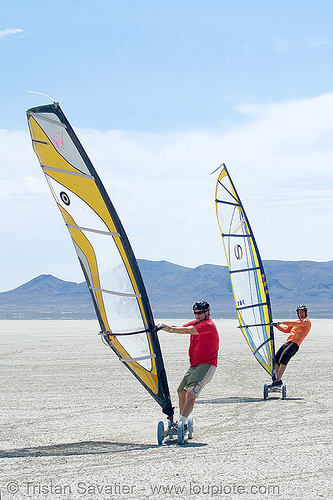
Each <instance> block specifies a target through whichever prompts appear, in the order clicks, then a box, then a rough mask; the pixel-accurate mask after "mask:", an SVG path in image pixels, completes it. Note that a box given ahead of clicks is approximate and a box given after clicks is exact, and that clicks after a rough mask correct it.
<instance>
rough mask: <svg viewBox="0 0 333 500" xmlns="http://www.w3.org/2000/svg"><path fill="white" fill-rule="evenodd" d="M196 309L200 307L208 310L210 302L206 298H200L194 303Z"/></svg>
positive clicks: (202, 309)
mask: <svg viewBox="0 0 333 500" xmlns="http://www.w3.org/2000/svg"><path fill="white" fill-rule="evenodd" d="M196 309H200V310H201V311H208V310H209V304H208V302H206V301H205V300H198V301H197V302H195V303H194V304H193V311H194V310H196Z"/></svg>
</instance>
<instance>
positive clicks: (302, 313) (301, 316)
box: [272, 304, 311, 387]
mask: <svg viewBox="0 0 333 500" xmlns="http://www.w3.org/2000/svg"><path fill="white" fill-rule="evenodd" d="M296 312H297V315H298V319H297V320H295V321H278V322H277V323H274V326H276V328H277V329H278V330H280V332H283V333H290V335H289V337H288V338H287V341H286V342H285V343H284V344H283V345H282V346H281V347H280V349H279V350H278V351H277V353H276V355H275V366H276V381H275V382H273V384H272V386H274V387H278V386H281V385H282V380H281V379H282V375H283V374H284V372H285V369H286V368H287V364H288V362H289V361H290V358H292V356H294V355H295V354H296V353H297V351H298V349H299V346H300V345H301V343H302V342H303V340H304V339H305V337H306V336H307V334H308V333H309V331H310V329H311V321H310V320H309V318H308V317H307V316H308V310H307V307H306V306H305V305H304V304H301V305H300V306H298V307H297V309H296Z"/></svg>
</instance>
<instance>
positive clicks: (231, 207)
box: [215, 166, 275, 379]
mask: <svg viewBox="0 0 333 500" xmlns="http://www.w3.org/2000/svg"><path fill="white" fill-rule="evenodd" d="M223 167H224V168H223V169H222V171H221V173H220V175H219V178H218V180H217V184H216V191H215V203H216V215H217V220H218V225H219V228H220V231H221V236H222V241H223V247H224V252H225V256H226V260H227V264H228V268H229V275H230V280H231V285H232V290H233V295H234V300H235V305H236V312H237V317H238V320H239V324H240V328H241V330H242V332H243V334H244V337H245V339H246V341H247V343H248V345H249V347H250V349H251V351H252V352H253V354H254V356H255V358H256V359H257V361H258V362H259V363H260V364H261V366H262V367H263V368H264V369H265V370H266V371H267V372H268V373H269V374H270V375H271V376H272V378H273V379H274V378H275V348H274V335H273V326H272V314H271V306H270V298H269V293H268V287H267V281H266V277H265V272H264V268H263V264H262V261H261V257H260V254H259V250H258V247H257V244H256V241H255V238H254V235H253V232H252V229H251V226H250V223H249V220H248V218H247V215H246V213H245V210H244V207H243V205H242V203H241V201H240V199H239V196H238V194H237V192H236V189H235V186H234V184H233V182H232V180H231V178H230V176H229V173H228V171H227V169H226V167H225V166H223Z"/></svg>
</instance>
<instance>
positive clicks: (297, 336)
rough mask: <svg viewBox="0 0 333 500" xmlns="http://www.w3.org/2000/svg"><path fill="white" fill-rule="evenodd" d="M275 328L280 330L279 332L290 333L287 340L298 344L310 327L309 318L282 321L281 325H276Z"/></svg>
mask: <svg viewBox="0 0 333 500" xmlns="http://www.w3.org/2000/svg"><path fill="white" fill-rule="evenodd" d="M276 328H277V329H278V330H280V332H283V333H290V335H289V337H288V338H287V342H295V343H296V344H297V345H298V346H300V345H301V343H302V342H303V340H304V339H305V337H306V336H307V334H308V333H309V331H310V329H311V321H310V320H309V318H303V319H296V320H295V321H284V322H283V325H277V327H276Z"/></svg>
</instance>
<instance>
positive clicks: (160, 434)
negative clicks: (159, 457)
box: [157, 421, 164, 445]
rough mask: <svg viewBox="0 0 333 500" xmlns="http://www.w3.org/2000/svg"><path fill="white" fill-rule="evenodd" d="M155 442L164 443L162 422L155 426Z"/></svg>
mask: <svg viewBox="0 0 333 500" xmlns="http://www.w3.org/2000/svg"><path fill="white" fill-rule="evenodd" d="M157 441H158V444H159V445H161V444H163V441H164V422H162V421H161V422H159V423H158V425H157Z"/></svg>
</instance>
